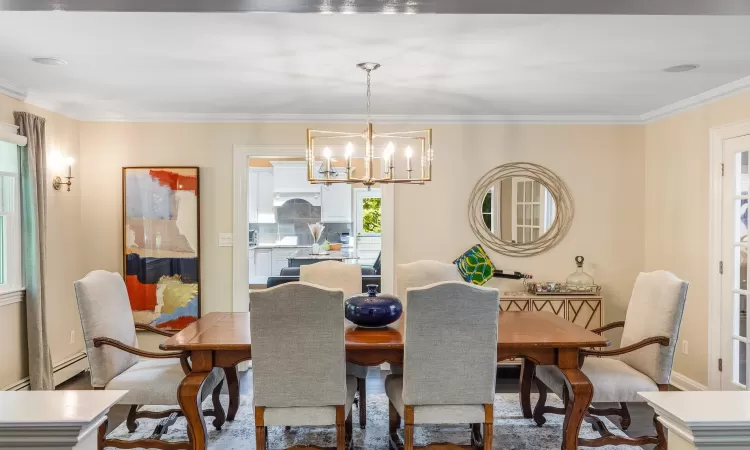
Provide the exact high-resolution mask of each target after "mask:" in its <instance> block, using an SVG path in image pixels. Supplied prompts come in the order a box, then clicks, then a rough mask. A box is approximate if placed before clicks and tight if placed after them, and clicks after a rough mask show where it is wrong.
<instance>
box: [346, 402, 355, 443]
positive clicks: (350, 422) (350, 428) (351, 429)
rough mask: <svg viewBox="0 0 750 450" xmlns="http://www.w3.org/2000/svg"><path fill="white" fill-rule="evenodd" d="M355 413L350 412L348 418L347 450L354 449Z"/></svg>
mask: <svg viewBox="0 0 750 450" xmlns="http://www.w3.org/2000/svg"><path fill="white" fill-rule="evenodd" d="M352 415H353V412H352V410H349V415H347V416H346V422H345V427H344V428H345V429H346V448H347V450H348V449H350V448H352V435H353V434H354V424H353V422H354V420H353V419H352Z"/></svg>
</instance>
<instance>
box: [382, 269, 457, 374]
mask: <svg viewBox="0 0 750 450" xmlns="http://www.w3.org/2000/svg"><path fill="white" fill-rule="evenodd" d="M462 280H463V278H461V274H460V273H459V272H458V268H457V267H456V265H455V264H446V263H442V262H439V261H433V260H429V259H424V260H420V261H414V262H410V263H406V264H399V265H397V266H396V291H397V296H398V298H399V300H401V304H402V305H403V313H402V314H401V317H400V318H399V319H398V320H397V321H396V322H395V323H394V324H393V326H394V327H395V328H398V329H399V330H400V331H401V332H402V333H403V332H404V322H405V321H406V309H407V307H406V291H407V290H408V289H412V288H418V287H422V286H427V285H430V284H433V283H440V282H443V281H462ZM391 373H393V374H400V373H403V367H402V366H399V365H396V364H391Z"/></svg>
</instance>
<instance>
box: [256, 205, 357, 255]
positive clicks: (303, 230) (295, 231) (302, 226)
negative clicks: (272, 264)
mask: <svg viewBox="0 0 750 450" xmlns="http://www.w3.org/2000/svg"><path fill="white" fill-rule="evenodd" d="M276 222H277V223H250V229H251V230H255V231H256V232H257V234H258V243H259V244H273V243H275V242H278V241H281V240H282V239H284V238H290V237H295V236H296V237H297V245H312V243H313V242H312V236H311V235H310V229H309V228H308V226H307V225H308V224H310V223H315V222H320V206H313V205H311V204H310V203H309V202H306V201H305V200H302V199H295V200H290V201H288V202H286V203H284V204H283V205H282V206H279V207H278V208H276ZM324 225H325V226H326V228H325V230H323V238H321V240H320V242H322V241H323V239H327V240H328V241H329V242H341V240H340V235H341V233H349V234H351V230H352V224H351V223H325V224H324Z"/></svg>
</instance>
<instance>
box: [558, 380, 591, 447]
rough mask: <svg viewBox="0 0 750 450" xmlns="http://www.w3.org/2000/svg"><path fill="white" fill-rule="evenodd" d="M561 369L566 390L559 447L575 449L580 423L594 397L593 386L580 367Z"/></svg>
mask: <svg viewBox="0 0 750 450" xmlns="http://www.w3.org/2000/svg"><path fill="white" fill-rule="evenodd" d="M561 370H562V373H563V375H565V387H566V389H567V391H568V402H567V404H566V405H565V421H564V422H563V443H562V447H561V448H562V450H575V449H577V448H578V433H579V432H580V431H581V423H582V422H583V418H584V416H585V415H586V411H588V408H589V405H590V404H591V399H592V398H593V397H594V387H593V386H592V385H591V381H589V379H588V378H587V377H586V375H584V374H583V372H581V370H580V369H578V368H569V369H561Z"/></svg>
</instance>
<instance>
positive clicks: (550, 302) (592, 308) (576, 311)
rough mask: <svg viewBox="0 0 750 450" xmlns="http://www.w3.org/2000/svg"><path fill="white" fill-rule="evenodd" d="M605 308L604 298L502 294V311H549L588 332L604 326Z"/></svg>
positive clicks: (594, 296) (524, 293)
mask: <svg viewBox="0 0 750 450" xmlns="http://www.w3.org/2000/svg"><path fill="white" fill-rule="evenodd" d="M603 308H604V306H603V305H602V297H600V296H596V295H535V294H529V293H527V292H503V293H501V294H500V310H501V311H549V312H551V313H553V314H556V315H558V316H560V317H562V318H563V319H566V320H568V321H570V322H573V323H574V324H576V325H580V326H582V327H584V328H586V329H587V330H593V329H594V328H599V327H601V326H602V325H603V323H602V322H603V317H604V311H603Z"/></svg>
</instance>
